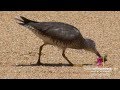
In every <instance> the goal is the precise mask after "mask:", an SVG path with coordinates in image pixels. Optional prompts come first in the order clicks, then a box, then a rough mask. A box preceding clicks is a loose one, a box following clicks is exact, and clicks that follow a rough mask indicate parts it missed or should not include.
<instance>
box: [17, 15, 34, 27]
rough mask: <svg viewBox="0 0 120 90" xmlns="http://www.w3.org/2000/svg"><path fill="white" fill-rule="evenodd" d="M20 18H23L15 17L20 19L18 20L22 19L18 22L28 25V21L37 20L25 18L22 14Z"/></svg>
mask: <svg viewBox="0 0 120 90" xmlns="http://www.w3.org/2000/svg"><path fill="white" fill-rule="evenodd" d="M20 18H21V19H22V20H21V19H18V18H15V19H16V20H18V21H20V23H18V24H20V25H26V24H28V23H30V22H35V21H32V20H29V19H27V18H25V17H23V16H20Z"/></svg>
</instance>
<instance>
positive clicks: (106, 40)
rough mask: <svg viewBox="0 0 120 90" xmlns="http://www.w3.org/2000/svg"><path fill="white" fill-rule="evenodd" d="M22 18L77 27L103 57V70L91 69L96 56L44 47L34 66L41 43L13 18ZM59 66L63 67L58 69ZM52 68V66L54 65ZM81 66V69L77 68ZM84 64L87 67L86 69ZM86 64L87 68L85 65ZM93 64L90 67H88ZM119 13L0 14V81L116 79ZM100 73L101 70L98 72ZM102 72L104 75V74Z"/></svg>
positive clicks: (119, 59) (119, 54) (119, 64)
mask: <svg viewBox="0 0 120 90" xmlns="http://www.w3.org/2000/svg"><path fill="white" fill-rule="evenodd" d="M19 16H24V17H26V18H28V19H31V20H36V21H40V22H47V21H55V22H65V23H68V24H71V25H74V26H75V27H77V28H78V29H79V30H80V32H81V34H82V35H83V37H85V38H90V39H92V40H94V41H95V42H96V46H97V49H98V51H99V52H100V53H101V54H102V55H104V54H107V55H108V57H107V59H108V61H107V62H106V63H105V66H104V67H99V69H98V68H97V66H95V65H94V62H95V61H96V60H97V56H96V55H95V54H94V53H91V52H86V51H84V50H75V49H69V48H68V49H67V50H66V53H65V54H66V56H67V57H68V58H69V60H70V61H71V62H72V63H74V64H77V65H75V66H64V65H66V64H68V62H67V61H66V60H65V59H64V58H63V57H62V55H61V54H62V50H60V49H59V48H57V47H55V46H51V45H47V46H45V47H44V48H43V51H42V57H41V62H42V63H47V64H46V65H44V66H34V65H31V64H35V63H36V62H37V59H38V51H39V47H40V45H42V44H43V41H42V40H41V39H40V38H38V37H37V36H35V35H34V34H33V33H32V32H31V31H30V30H29V29H27V28H26V27H23V26H20V25H19V24H17V21H16V20H15V18H19ZM60 63H62V64H63V65H60ZM54 64H55V65H54ZM82 64H84V65H83V66H81V65H82ZM87 64H88V65H87ZM89 64H90V65H89ZM91 64H93V65H91ZM119 68H120V12H117V11H1V12H0V78H1V79H4V78H5V79H11V78H12V79H17V78H19V79H25V78H26V79H97V78H101V79H104V78H110V79H113V78H120V71H119V70H120V69H119ZM101 69H102V70H101ZM105 69H106V71H105Z"/></svg>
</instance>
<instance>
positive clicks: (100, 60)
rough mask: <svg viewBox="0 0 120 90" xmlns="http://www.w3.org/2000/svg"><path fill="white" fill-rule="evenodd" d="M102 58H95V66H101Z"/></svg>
mask: <svg viewBox="0 0 120 90" xmlns="http://www.w3.org/2000/svg"><path fill="white" fill-rule="evenodd" d="M102 62H103V59H102V58H101V57H99V58H97V66H101V65H102Z"/></svg>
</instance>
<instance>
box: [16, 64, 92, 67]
mask: <svg viewBox="0 0 120 90" xmlns="http://www.w3.org/2000/svg"><path fill="white" fill-rule="evenodd" d="M89 65H93V64H74V65H71V64H61V63H59V64H48V63H42V64H40V65H37V64H19V65H15V66H51V67H62V66H69V67H73V66H81V67H82V66H89Z"/></svg>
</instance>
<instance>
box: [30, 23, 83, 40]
mask: <svg viewBox="0 0 120 90" xmlns="http://www.w3.org/2000/svg"><path fill="white" fill-rule="evenodd" d="M30 25H31V26H32V27H34V28H35V29H37V30H39V31H40V32H41V33H42V34H44V35H46V36H49V37H51V38H53V39H57V40H62V41H63V40H64V41H67V40H68V41H69V40H76V39H83V37H82V35H81V33H80V31H79V30H78V29H77V28H75V27H73V26H71V25H68V24H67V25H66V24H59V23H30Z"/></svg>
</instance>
